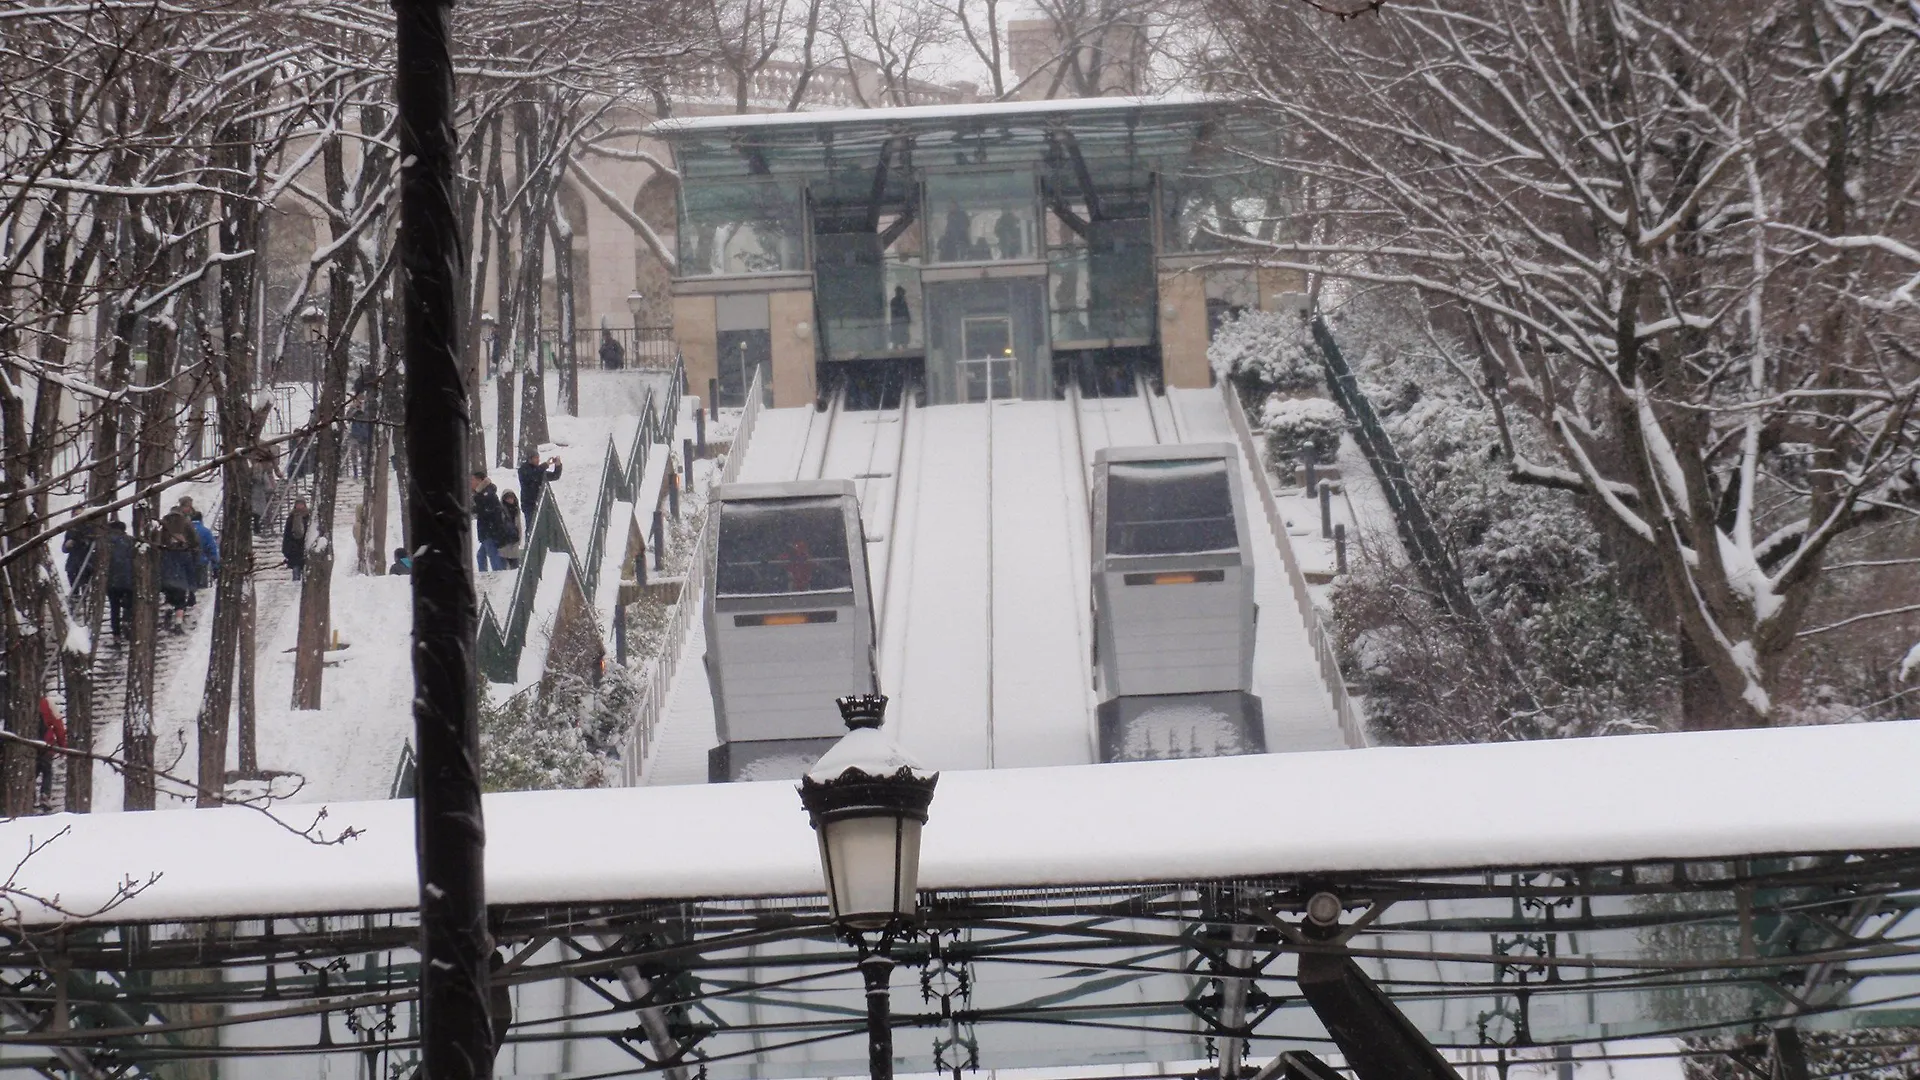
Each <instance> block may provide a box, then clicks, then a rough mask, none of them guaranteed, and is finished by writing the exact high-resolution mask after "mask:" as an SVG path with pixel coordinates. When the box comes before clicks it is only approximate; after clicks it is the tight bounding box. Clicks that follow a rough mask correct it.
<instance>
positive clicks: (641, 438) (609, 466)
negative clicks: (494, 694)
mask: <svg viewBox="0 0 1920 1080" xmlns="http://www.w3.org/2000/svg"><path fill="white" fill-rule="evenodd" d="M686 387H687V371H686V364H685V362H684V360H680V359H676V360H675V362H674V367H673V380H672V381H671V382H670V383H669V384H668V385H667V392H666V393H665V394H664V395H661V396H659V397H656V396H655V395H654V393H653V392H652V391H648V392H647V398H646V403H645V404H644V405H643V406H642V407H641V410H640V423H639V425H638V426H637V427H636V428H635V429H634V433H633V443H632V445H631V446H630V447H629V448H628V450H627V454H626V458H625V461H624V462H623V461H622V459H621V456H620V453H619V449H618V447H616V446H615V445H614V441H613V440H612V439H608V440H607V451H606V457H605V459H604V461H603V466H604V467H603V468H602V469H601V472H600V490H599V492H598V493H597V495H596V496H595V500H594V509H593V521H592V523H591V524H589V525H588V527H587V547H586V549H585V550H584V552H583V551H582V549H581V548H580V547H579V546H578V545H577V544H575V543H574V539H573V535H572V533H571V532H570V531H569V530H568V529H567V524H566V521H565V519H563V518H562V517H561V514H560V511H559V508H558V506H557V501H556V500H554V499H551V498H542V499H541V500H540V502H539V504H538V505H537V506H536V507H535V508H534V514H533V523H532V525H531V526H529V527H528V529H527V537H526V543H525V550H524V552H523V553H522V555H521V558H520V568H519V570H517V571H516V572H515V576H514V581H513V592H512V595H511V597H510V598H509V600H508V602H507V609H506V611H504V612H497V611H495V610H494V607H493V603H492V601H491V600H489V599H486V598H484V597H483V598H482V599H481V601H480V635H479V640H478V641H477V642H476V643H475V644H476V646H477V659H478V662H479V667H480V674H481V675H482V676H484V677H485V678H487V679H488V680H489V681H491V682H505V683H510V682H518V681H519V671H520V654H521V652H522V651H523V650H524V649H525V648H526V644H527V626H528V624H529V623H530V622H531V621H532V619H533V605H534V598H535V597H536V596H538V595H539V593H540V580H541V575H542V574H543V572H544V570H545V567H546V562H547V555H548V553H549V552H560V553H562V554H565V555H568V556H572V558H570V559H569V560H568V567H567V573H569V574H572V575H574V577H575V579H576V580H577V582H578V584H579V586H580V590H581V595H583V596H585V597H586V598H587V599H588V600H592V598H593V596H594V592H595V588H596V586H597V585H598V584H599V581H600V564H601V563H602V562H603V561H604V560H603V558H602V557H603V556H604V555H605V553H606V550H607V540H608V533H609V532H610V530H611V528H612V526H613V524H614V522H613V509H614V507H615V506H616V505H617V504H619V503H622V502H627V503H631V502H634V501H635V500H637V499H639V498H640V497H641V495H642V494H643V493H642V491H641V490H640V487H641V481H642V479H643V478H644V477H645V476H646V470H647V455H648V454H649V453H652V452H653V451H654V450H655V449H656V448H657V449H659V450H660V452H662V453H666V452H670V450H671V447H672V446H673V436H674V427H675V424H676V422H677V421H678V419H679V415H680V398H681V396H682V395H683V394H684V393H685V392H686ZM582 556H584V558H583V557H582ZM583 563H584V565H582V564H583Z"/></svg>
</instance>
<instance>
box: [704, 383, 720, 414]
mask: <svg viewBox="0 0 1920 1080" xmlns="http://www.w3.org/2000/svg"><path fill="white" fill-rule="evenodd" d="M707 419H709V420H718V419H720V380H719V379H708V380H707Z"/></svg>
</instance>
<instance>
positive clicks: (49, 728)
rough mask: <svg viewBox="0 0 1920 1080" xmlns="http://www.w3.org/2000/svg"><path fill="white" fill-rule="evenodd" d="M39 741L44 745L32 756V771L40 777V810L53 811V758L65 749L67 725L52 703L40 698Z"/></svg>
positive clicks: (44, 697)
mask: <svg viewBox="0 0 1920 1080" xmlns="http://www.w3.org/2000/svg"><path fill="white" fill-rule="evenodd" d="M40 741H41V742H42V743H43V744H45V745H43V746H41V747H40V752H39V753H38V754H36V755H34V771H35V772H37V773H39V775H40V810H41V812H42V813H51V812H52V810H53V757H54V755H55V754H56V753H59V752H60V751H62V750H65V749H66V748H67V725H66V724H65V723H63V722H62V721H61V719H60V714H59V713H57V712H54V711H53V702H51V701H48V700H47V699H46V696H45V695H42V696H41V698H40Z"/></svg>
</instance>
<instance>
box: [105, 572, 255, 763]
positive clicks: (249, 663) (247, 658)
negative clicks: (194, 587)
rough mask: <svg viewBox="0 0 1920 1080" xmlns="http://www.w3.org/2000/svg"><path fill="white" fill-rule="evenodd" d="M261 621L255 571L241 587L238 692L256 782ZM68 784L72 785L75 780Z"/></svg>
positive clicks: (244, 758)
mask: <svg viewBox="0 0 1920 1080" xmlns="http://www.w3.org/2000/svg"><path fill="white" fill-rule="evenodd" d="M258 622H259V590H258V589H257V588H256V587H255V581H254V577H253V574H252V571H251V569H249V571H248V574H247V578H246V580H245V581H244V582H242V583H241V588H240V645H239V650H238V651H239V654H240V655H239V669H240V670H239V675H238V678H237V679H236V682H237V683H238V685H237V686H236V687H235V688H234V693H235V694H236V696H237V697H238V698H239V701H238V703H237V704H238V708H237V709H236V710H235V711H236V712H237V713H238V714H239V715H238V716H237V718H236V719H237V721H238V723H239V727H240V775H241V776H243V777H246V778H248V779H252V778H254V777H256V776H259V775H260V743H259V737H258V732H259V719H258V710H257V708H256V702H257V699H256V698H255V697H254V693H253V673H254V666H255V663H256V661H257V660H258V659H259V656H260V642H259V640H258V637H257V635H256V633H255V627H256V626H257V625H258ZM68 783H72V781H71V780H69V781H68Z"/></svg>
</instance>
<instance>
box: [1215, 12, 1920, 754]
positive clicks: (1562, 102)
mask: <svg viewBox="0 0 1920 1080" xmlns="http://www.w3.org/2000/svg"><path fill="white" fill-rule="evenodd" d="M1212 10H1213V14H1214V17H1215V21H1216V24H1217V25H1218V26H1219V27H1220V28H1221V29H1222V34H1223V41H1224V43H1225V47H1224V51H1223V53H1222V54H1221V63H1222V65H1223V67H1226V68H1229V69H1230V70H1231V73H1232V75H1233V82H1234V84H1235V85H1236V86H1237V88H1238V89H1240V90H1241V91H1243V92H1245V93H1246V94H1248V95H1249V96H1250V97H1252V98H1253V99H1255V100H1256V101H1258V102H1259V106H1260V111H1261V112H1263V113H1264V114H1266V115H1267V116H1268V117H1270V118H1271V119H1272V120H1273V121H1274V122H1275V123H1276V125H1277V126H1278V127H1279V129H1280V131H1281V133H1282V138H1281V139H1279V140H1277V145H1279V146H1281V147H1283V148H1286V149H1284V150H1282V151H1281V152H1277V153H1274V154H1272V155H1270V156H1269V157H1268V158H1267V160H1268V163H1269V164H1271V165H1272V166H1273V167H1275V168H1278V169H1284V170H1289V171H1293V172H1296V173H1300V174H1306V175H1309V176H1312V177H1313V178H1314V179H1315V183H1316V184H1317V185H1318V189H1319V190H1320V191H1322V192H1323V193H1325V196H1326V197H1327V198H1328V199H1329V200H1330V202H1331V203H1333V204H1335V205H1338V206H1340V207H1342V214H1341V216H1340V217H1339V218H1338V219H1337V221H1336V222H1335V223H1334V224H1332V225H1331V226H1330V227H1329V228H1328V229H1327V230H1326V232H1325V233H1324V236H1323V237H1322V238H1319V239H1316V240H1313V241H1305V240H1291V239H1286V238H1284V237H1283V238H1280V239H1275V240H1272V241H1269V242H1266V243H1264V244H1261V243H1259V242H1257V241H1250V243H1251V244H1253V245H1254V246H1257V247H1259V248H1261V249H1262V250H1263V253H1264V256H1265V257H1266V258H1267V259H1268V260H1269V261H1270V262H1272V263H1274V264H1277V265H1282V266H1289V267H1294V268H1297V269H1300V270H1304V271H1307V272H1310V273H1316V274H1326V275H1329V276H1333V277H1336V278H1345V279H1347V280H1350V281H1360V282H1382V283H1392V284H1403V285H1412V286H1414V287H1416V288H1418V289H1420V290H1421V291H1422V293H1423V294H1424V295H1425V296H1426V297H1427V298H1428V300H1429V301H1430V302H1431V303H1432V304H1433V305H1435V306H1436V307H1438V308H1442V309H1444V310H1445V311H1446V312H1448V313H1450V317H1451V319H1452V323H1453V325H1454V326H1457V327H1459V328H1460V329H1461V330H1462V332H1463V333H1465V334H1468V335H1471V336H1473V337H1474V338H1475V339H1476V340H1477V341H1478V342H1479V343H1480V346H1481V351H1482V355H1483V365H1484V367H1483V373H1482V376H1481V379H1482V382H1483V386H1484V390H1485V392H1486V394H1487V396H1488V399H1489V401H1490V402H1492V403H1493V404H1494V405H1495V406H1496V407H1497V409H1498V411H1497V414H1496V415H1497V416H1498V418H1499V420H1500V423H1501V430H1502V432H1503V434H1504V435H1506V436H1507V437H1506V438H1505V442H1506V450H1507V452H1508V454H1509V455H1510V459H1511V461H1512V468H1511V479H1512V480H1513V481H1514V482H1516V483H1522V484H1541V485H1548V486H1553V487H1561V488H1565V489H1568V490H1572V491H1576V492H1579V493H1581V494H1582V495H1583V496H1585V497H1586V499H1587V500H1588V501H1589V505H1590V506H1591V507H1592V509H1593V512H1594V513H1595V514H1596V516H1597V519H1598V520H1600V521H1602V522H1603V523H1605V525H1606V527H1607V528H1609V529H1610V530H1612V531H1613V532H1614V533H1615V534H1616V535H1617V537H1618V538H1619V541H1620V543H1621V544H1622V545H1624V546H1625V547H1626V548H1628V549H1633V550H1637V551H1638V552H1639V553H1640V555H1641V557H1643V558H1644V559H1645V560H1646V562H1647V565H1648V566H1649V568H1650V571H1651V573H1650V575H1649V577H1650V579H1651V580H1654V581H1657V582H1658V583H1659V593H1660V599H1661V600H1662V602H1663V603H1664V604H1665V606H1666V607H1667V609H1668V610H1669V611H1671V612H1672V613H1673V617H1674V618H1675V620H1676V622H1677V629H1678V631H1679V634H1680V637H1681V640H1682V644H1683V654H1684V658H1685V659H1688V660H1690V661H1691V662H1692V665H1693V666H1694V667H1695V668H1696V669H1697V671H1698V672H1699V677H1696V678H1693V679H1690V680H1689V681H1688V682H1687V684H1686V687H1685V695H1686V704H1685V711H1686V720H1687V722H1688V723H1689V724H1690V725H1692V726H1699V727H1707V726H1721V725H1729V724H1764V723H1768V722H1771V721H1772V720H1773V719H1774V718H1775V717H1776V716H1777V710H1776V700H1777V698H1778V696H1779V692H1780V689H1781V687H1780V685H1779V678H1780V673H1781V671H1782V668H1783V663H1784V661H1785V660H1786V658H1787V657H1788V656H1789V655H1790V654H1791V653H1792V652H1793V651H1794V649H1795V647H1796V644H1797V643H1798V642H1799V641H1801V640H1802V639H1803V638H1804V637H1805V636H1807V635H1811V634H1818V633H1821V632H1822V631H1823V630H1824V629H1825V627H1812V626H1809V625H1807V623H1808V611H1809V604H1810V601H1811V600H1812V598H1813V595H1814V590H1815V587H1816V585H1817V584H1818V583H1819V582H1820V580H1821V578H1822V575H1823V566H1824V563H1825V561H1826V559H1827V558H1828V556H1829V554H1830V553H1831V552H1832V551H1834V550H1835V545H1836V544H1838V543H1841V542H1842V541H1843V540H1844V539H1845V538H1847V537H1849V535H1850V534H1853V533H1854V532H1855V531H1856V530H1859V529H1861V527H1862V526H1864V525H1867V524H1869V523H1871V522H1875V521H1882V520H1888V519H1890V518H1895V517H1899V516H1902V515H1911V514H1913V513H1914V512H1915V510H1916V508H1920V477H1916V475H1915V445H1916V442H1917V441H1920V421H1917V420H1916V414H1915V408H1914V406H1915V401H1916V396H1917V395H1920V355H1916V353H1915V350H1914V348H1913V345H1912V343H1913V342H1914V341H1915V340H1920V305H1916V303H1915V297H1914V291H1915V286H1914V282H1915V276H1914V275H1915V272H1916V269H1920V203H1917V202H1916V200H1915V198H1914V193H1915V190H1916V185H1920V138H1916V135H1915V133H1916V132H1920V123H1916V119H1920V118H1917V117H1916V115H1915V100H1916V99H1915V94H1914V91H1915V89H1916V88H1917V87H1920V24H1917V20H1916V9H1915V8H1914V6H1913V5H1912V4H1911V3H1909V2H1905V0H1859V2H1855V0H1800V2H1787V0H1779V2H1763V3H1734V2H1731V0H1729V2H1725V3H1707V4H1693V5H1673V4H1665V3H1653V2H1639V0H1611V2H1608V3H1602V4H1586V3H1575V2H1572V0H1521V2H1499V3H1495V2H1492V0H1485V2H1478V3H1475V2H1468V3H1451V2H1450V3H1445V4H1442V3H1438V2H1410V3H1404V4H1402V3H1395V4H1390V5H1387V6H1385V7H1383V8H1382V9H1380V10H1379V11H1378V12H1376V13H1373V14H1372V15H1369V16H1365V17H1362V18H1358V19H1350V20H1337V19H1335V18H1332V17H1328V16H1323V15H1320V14H1317V13H1315V12H1313V11H1311V10H1308V9H1306V8H1304V7H1296V8H1279V9H1276V8H1274V7H1272V6H1270V5H1258V4H1251V3H1246V2H1244V0H1213V3H1212ZM1523 423H1524V424H1531V425H1534V426H1535V427H1536V428H1537V430H1538V431H1539V432H1540V433H1541V434H1542V435H1544V436H1545V437H1546V439H1547V440H1548V445H1550V446H1551V447H1552V448H1553V452H1554V454H1555V455H1556V457H1557V458H1558V460H1555V461H1534V460H1529V459H1528V458H1527V456H1526V455H1525V454H1520V453H1515V452H1514V450H1515V440H1514V439H1513V438H1512V437H1511V432H1512V429H1513V427H1514V426H1517V425H1520V424H1523ZM1903 615H1904V616H1908V617H1910V615H1911V611H1910V610H1908V611H1904V612H1903V611H1902V610H1901V609H1900V608H1899V607H1894V608H1888V609H1883V610H1881V611H1870V612H1861V613H1858V614H1857V615H1853V616H1849V618H1861V619H1871V618H1879V617H1901V616H1903Z"/></svg>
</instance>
